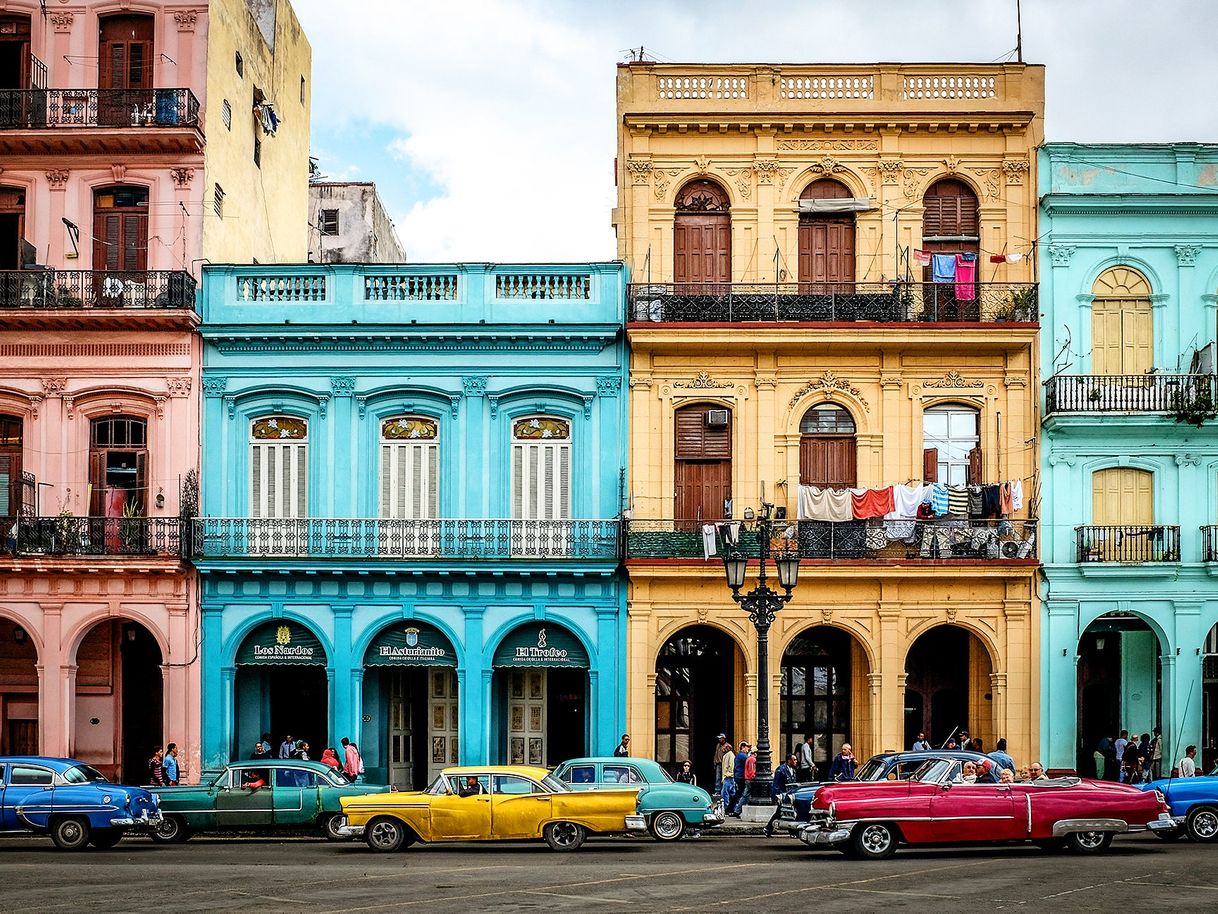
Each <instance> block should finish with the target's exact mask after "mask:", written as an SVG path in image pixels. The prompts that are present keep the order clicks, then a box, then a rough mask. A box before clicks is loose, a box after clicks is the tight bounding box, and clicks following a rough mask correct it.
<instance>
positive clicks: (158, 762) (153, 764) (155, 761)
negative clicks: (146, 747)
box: [148, 746, 165, 787]
mask: <svg viewBox="0 0 1218 914" xmlns="http://www.w3.org/2000/svg"><path fill="white" fill-rule="evenodd" d="M164 758H165V754H164V752H162V750H161V747H160V746H157V747H156V748H154V749H153V750H152V758H150V759H148V783H149V784H151V785H152V786H153V787H164V786H165V763H164V761H163V760H164Z"/></svg>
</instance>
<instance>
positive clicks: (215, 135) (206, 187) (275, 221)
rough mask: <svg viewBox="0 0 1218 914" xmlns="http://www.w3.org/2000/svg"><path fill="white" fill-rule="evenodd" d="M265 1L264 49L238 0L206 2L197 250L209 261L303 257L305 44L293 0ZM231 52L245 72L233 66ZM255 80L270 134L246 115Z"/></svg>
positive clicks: (308, 55) (308, 58) (308, 93)
mask: <svg viewBox="0 0 1218 914" xmlns="http://www.w3.org/2000/svg"><path fill="white" fill-rule="evenodd" d="M271 2H272V0H266V4H264V5H267V6H269V5H270V3H271ZM273 3H274V6H275V17H274V36H275V45H274V48H273V49H272V48H271V47H269V46H268V44H267V42H266V40H265V39H264V38H263V35H262V33H261V32H260V31H259V28H258V24H257V22H256V21H255V19H254V16H253V14H252V13H251V12H250V8H249V6H248V4H247V0H213V2H212V3H211V4H210V8H211V16H210V28H209V34H208V47H207V56H208V63H207V102H206V104H207V119H206V123H207V150H206V154H205V162H206V165H205V181H204V183H203V186H202V188H201V190H202V199H203V204H204V205H203V214H204V217H203V256H204V257H205V258H207V259H208V260H209V261H211V262H212V263H249V262H250V261H251V260H257V261H258V262H259V263H303V262H304V261H305V260H306V256H307V251H308V203H309V118H310V103H311V100H312V86H311V78H312V54H313V52H312V48H311V46H310V45H309V40H308V38H307V37H306V36H305V34H304V30H303V29H302V28H301V26H300V23H299V21H297V19H296V14H295V12H294V11H293V9H292V5H291V4H290V3H288V2H287V0H273ZM238 52H240V53H241V56H242V58H243V63H244V74H245V75H244V76H241V75H239V74H238V73H237V68H236V63H235V61H236V54H237V53H238ZM302 79H303V81H304V82H303V90H302V82H301V81H302ZM255 87H257V88H259V89H261V90H262V92H263V95H264V96H265V98H266V100H267V101H270V102H272V103H273V104H274V105H275V112H276V114H278V116H279V118H280V124H279V128H278V130H277V131H276V133H275V135H274V136H269V135H266V134H264V133H263V131H262V128H261V126H259V124H258V123H257V122H256V121H255V119H254V116H253V113H252V110H253V104H254V101H253V99H254V88H255ZM302 93H303V94H302ZM226 100H227V101H228V103H229V104H230V105H231V106H232V127H231V129H229V128H227V127H225V126H224V119H223V115H222V112H223V106H224V102H225V101H226ZM255 138H257V139H259V140H261V142H262V167H261V168H259V167H258V166H256V165H255V164H254V139H255ZM217 183H219V184H220V186H221V187H223V189H224V207H223V212H224V215H223V217H219V216H217V215H216V214H215V211H214V208H213V201H214V197H215V187H216V184H217Z"/></svg>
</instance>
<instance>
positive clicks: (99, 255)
mask: <svg viewBox="0 0 1218 914" xmlns="http://www.w3.org/2000/svg"><path fill="white" fill-rule="evenodd" d="M147 269H148V190H147V188H143V187H105V188H101V189H99V190H97V191H95V192H94V194H93V270H94V271H95V272H101V271H105V272H109V273H115V272H117V273H124V272H130V273H136V274H142V273H144V272H146V271H147ZM106 279H109V280H111V281H110V282H107V281H106ZM145 280H146V277H144V276H141V275H134V276H111V277H99V281H100V283H101V285H100V289H99V295H100V296H102V297H103V298H105V299H106V300H107V301H108V302H110V303H121V300H122V299H123V296H124V295H127V294H131V295H133V296H134V295H136V294H137V292H138V290H136V289H135V288H134V287H129V286H127V285H126V283H134V284H136V285H137V286H138V285H142V284H143V283H144V282H145Z"/></svg>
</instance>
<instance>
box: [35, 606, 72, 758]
mask: <svg viewBox="0 0 1218 914" xmlns="http://www.w3.org/2000/svg"><path fill="white" fill-rule="evenodd" d="M62 627H63V604H62V603H43V604H42V650H41V651H40V652H39V654H38V671H39V672H38V695H39V701H38V741H39V751H41V752H42V753H44V754H46V755H59V756H66V755H68V754H69V751H68V749H69V746H70V745H71V736H70V734H71V731H72V713H71V712H72V699H73V698H74V696H75V680H73V681H72V683H71V685H72V691H71V692H68V693H65V692H64V689H65V687H66V683H65V678H64V673H63V669H62V667H63V655H62V648H63V634H62Z"/></svg>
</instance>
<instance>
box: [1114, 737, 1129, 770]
mask: <svg viewBox="0 0 1218 914" xmlns="http://www.w3.org/2000/svg"><path fill="white" fill-rule="evenodd" d="M1128 745H1129V731H1128V730H1122V731H1121V735H1120V736H1118V737H1117V740H1116V744H1115V747H1116V760H1117V771H1121V772H1122V774H1123V773H1124V771H1123V769H1122V768H1121V759H1123V758H1124V757H1125V747H1126V746H1128Z"/></svg>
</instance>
